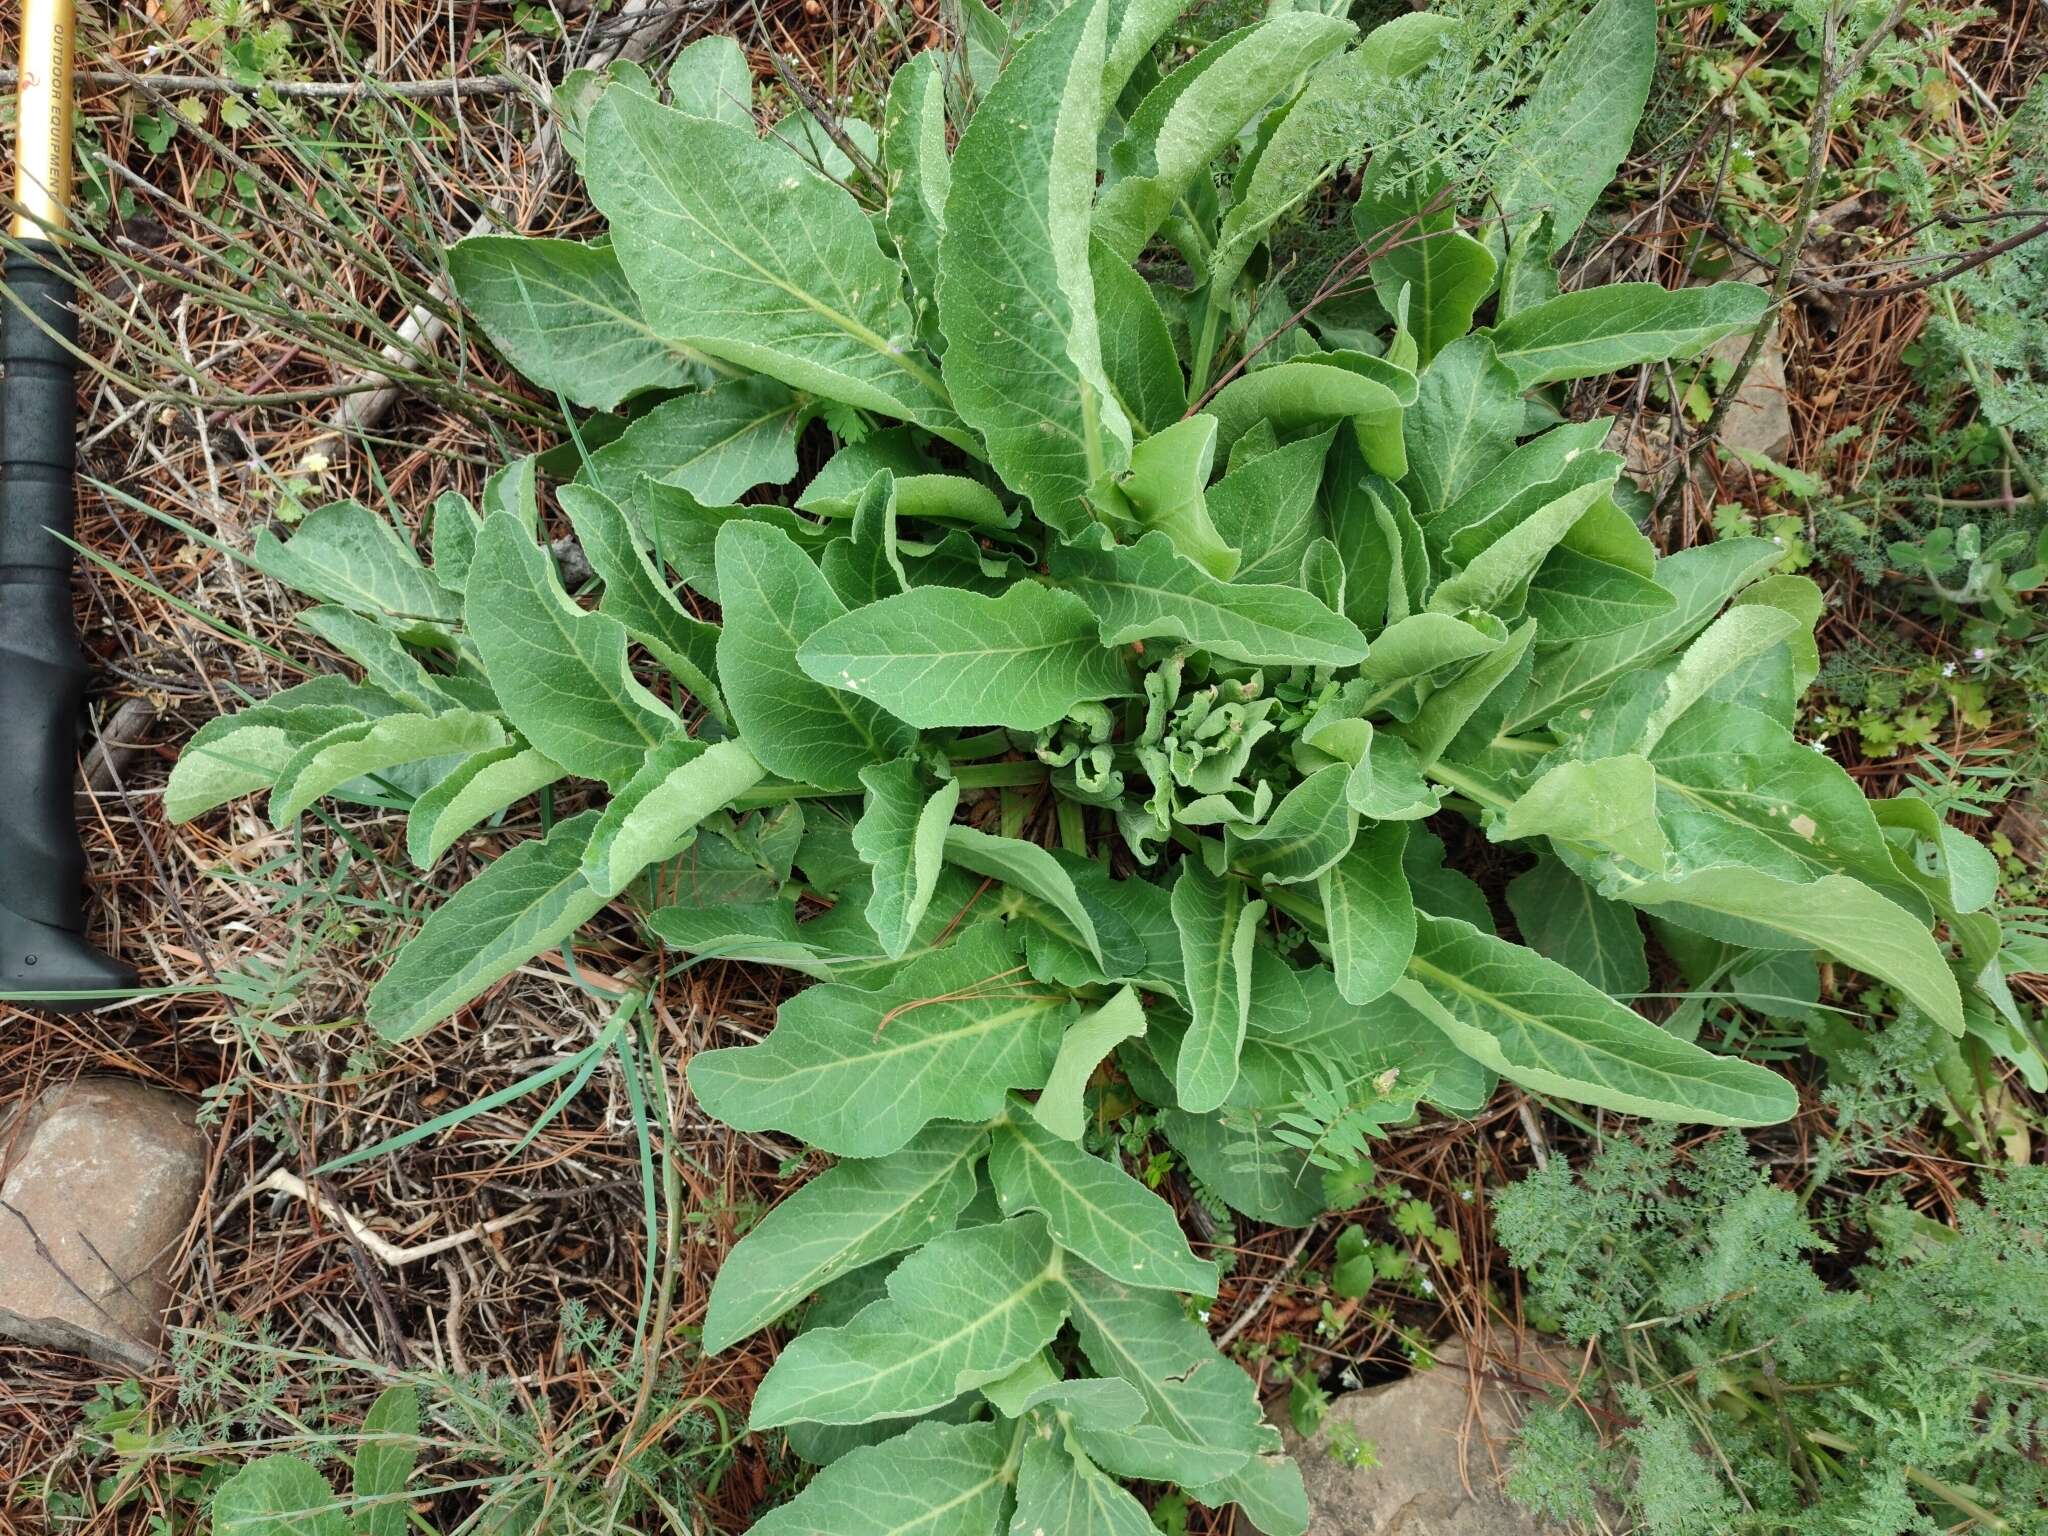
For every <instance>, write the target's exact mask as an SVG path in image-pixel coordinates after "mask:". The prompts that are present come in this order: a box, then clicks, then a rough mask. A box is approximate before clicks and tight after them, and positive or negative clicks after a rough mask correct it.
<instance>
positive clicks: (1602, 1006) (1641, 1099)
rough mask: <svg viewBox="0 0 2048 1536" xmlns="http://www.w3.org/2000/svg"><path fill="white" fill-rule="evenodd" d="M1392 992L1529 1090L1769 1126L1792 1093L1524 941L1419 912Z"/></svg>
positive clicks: (1782, 1115)
mask: <svg viewBox="0 0 2048 1536" xmlns="http://www.w3.org/2000/svg"><path fill="white" fill-rule="evenodd" d="M1394 991H1395V994H1396V995H1397V996H1399V997H1400V998H1401V999H1402V1000H1403V1001H1405V1002H1407V1003H1408V1004H1409V1005H1410V1006H1412V1007H1413V1008H1415V1009H1416V1011H1417V1012H1419V1013H1421V1014H1422V1015H1423V1016H1424V1017H1425V1018H1427V1019H1429V1020H1430V1022H1432V1023H1433V1024H1435V1025H1436V1026H1437V1027H1438V1028H1440V1029H1441V1030H1443V1032H1444V1033H1445V1034H1446V1035H1448V1036H1449V1037H1450V1038H1451V1040H1452V1041H1453V1042H1454V1043H1455V1044H1456V1045H1457V1046H1458V1048H1459V1049H1460V1050H1462V1051H1464V1052H1466V1053H1467V1054H1469V1055H1471V1056H1473V1057H1475V1058H1477V1059H1478V1060H1479V1061H1481V1062H1483V1063H1485V1064H1486V1065H1487V1066H1489V1067H1491V1068H1493V1069H1494V1070H1495V1071H1496V1072H1498V1073H1500V1074H1501V1076H1503V1077H1505V1078H1507V1079H1509V1080H1510V1081H1512V1082H1516V1083H1520V1084H1521V1085H1522V1086H1523V1087H1525V1088H1529V1089H1533V1090H1534V1091H1536V1092H1538V1093H1555V1094H1559V1095H1562V1096H1563V1097H1565V1098H1568V1099H1575V1100H1577V1101H1578V1102H1580V1103H1582V1104H1597V1105H1599V1106H1600V1107H1601V1108H1603V1109H1615V1110H1620V1111H1621V1112H1622V1113H1624V1114H1631V1115H1648V1116H1651V1117H1653V1118H1655V1119H1660V1120H1681V1121H1695V1122H1701V1123H1704V1124H1708V1125H1775V1124H1776V1123H1777V1122H1778V1121H1780V1120H1785V1119H1788V1118H1790V1116H1791V1115H1792V1114H1793V1113H1794V1112H1795V1111H1796V1110H1797V1109H1798V1108H1799V1095H1798V1094H1797V1093H1796V1092H1794V1090H1793V1088H1792V1085H1791V1084H1790V1083H1788V1082H1786V1081H1785V1080H1784V1079H1783V1078H1782V1077H1779V1076H1778V1075H1777V1074H1776V1073H1775V1072H1770V1071H1766V1070H1765V1069H1764V1068H1762V1067H1759V1066H1755V1065H1752V1064H1751V1063H1749V1062H1746V1061H1739V1060H1737V1059H1735V1058H1733V1057H1728V1056H1716V1055H1714V1054H1713V1053H1712V1052H1710V1051H1705V1050H1702V1049H1701V1048H1700V1047H1699V1046H1696V1045H1691V1044H1688V1043H1687V1042H1686V1041H1683V1040H1680V1039H1678V1038H1676V1037H1675V1036H1672V1035H1668V1034H1666V1033H1665V1032H1664V1031H1663V1030H1662V1029H1660V1028H1658V1027H1657V1026H1656V1025H1655V1024H1652V1023H1651V1022H1650V1021H1649V1020H1648V1019H1646V1018H1644V1017H1643V1016H1642V1015H1641V1014H1639V1013H1635V1012H1632V1011H1631V1010H1629V1009H1627V1008H1624V1007H1623V1006H1622V1005H1621V1004H1619V1003H1617V1002H1615V1001H1614V1000H1613V999H1612V998H1610V997H1609V996H1607V994H1606V993H1604V992H1600V991H1597V990H1595V989H1594V988H1593V987H1592V986H1590V985H1589V984H1588V983H1586V982H1585V981H1583V980H1581V979H1580V978H1579V977H1577V976H1575V975H1573V974H1572V973H1571V972H1570V971H1568V970H1566V969H1565V968H1564V967H1563V966H1561V965H1558V964H1555V963H1554V962H1552V961H1549V960H1546V959H1544V958H1543V957H1542V956H1541V955H1539V954H1537V953H1536V952H1535V951H1534V950H1530V949H1524V948H1523V947H1522V946H1521V945H1519V944H1510V943H1507V942H1506V941H1505V940H1502V939H1496V938H1494V937H1493V936H1492V935H1490V934H1484V933H1481V932H1479V931H1478V930H1477V929H1475V928H1474V927H1472V925H1471V924H1469V923H1461V922H1457V921H1455V920H1452V919H1447V918H1441V917H1429V916H1424V917H1422V918H1421V919H1420V920H1419V922H1418V924H1417V930H1416V937H1415V955H1414V957H1413V958H1412V959H1411V960H1410V961H1409V962H1408V975H1407V977H1406V978H1405V979H1403V980H1402V981H1399V982H1397V983H1395V986H1394Z"/></svg>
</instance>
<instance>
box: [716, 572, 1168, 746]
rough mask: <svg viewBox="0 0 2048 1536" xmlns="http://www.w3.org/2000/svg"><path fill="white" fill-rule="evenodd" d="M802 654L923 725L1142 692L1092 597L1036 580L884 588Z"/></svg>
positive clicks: (1043, 719) (1011, 718) (1042, 723)
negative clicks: (892, 592)
mask: <svg viewBox="0 0 2048 1536" xmlns="http://www.w3.org/2000/svg"><path fill="white" fill-rule="evenodd" d="M727 625H728V631H729V630H730V625H731V620H730V619H728V620H727ZM798 660H799V661H800V662H801V664H802V667H803V670H804V672H806V673H807V674H808V675H809V676H810V677H812V678H815V679H816V680H817V681H818V682H819V683H821V684H829V685H830V686H831V687H832V688H833V689H834V690H835V691H842V692H843V695H851V696H854V697H856V698H857V699H859V700H863V701H867V702H869V703H870V704H878V705H880V706H881V707H882V708H883V709H886V710H888V711H889V713H890V714H892V715H894V716H895V717H896V718H897V719H899V720H904V721H907V722H908V723H910V724H911V725H914V726H917V727H919V728H920V729H929V728H932V727H938V726H960V725H1003V726H1008V727H1010V728H1012V729H1013V730H1022V731H1031V730H1042V729H1044V728H1045V727H1046V726H1048V725H1051V724H1052V723H1053V722H1054V721H1056V720H1059V719H1060V718H1062V717H1063V716H1064V715H1065V714H1066V713H1067V711H1068V710H1070V709H1072V708H1073V707H1074V706H1075V705H1076V704H1080V703H1084V702H1086V701H1088V700H1091V699H1108V698H1115V697H1117V696H1119V695H1122V694H1128V693H1133V692H1135V691H1136V688H1135V685H1134V684H1133V682H1132V680H1131V674H1130V669H1129V667H1128V665H1127V664H1126V662H1125V660H1124V658H1123V657H1122V656H1119V655H1118V654H1117V653H1116V652H1114V651H1109V650H1105V649H1104V648H1103V646H1102V643H1101V641H1100V640H1098V639H1097V638H1096V625H1095V620H1094V618H1093V616H1092V615H1091V614H1090V612H1089V609H1088V605H1087V604H1086V603H1084V602H1082V601H1081V599H1080V598H1078V597H1076V596H1075V595H1074V594H1072V593H1071V592H1062V591H1060V590H1058V589H1057V588H1054V587H1046V586H1041V585H1039V584H1038V583H1037V582H1035V581H1020V582H1017V583H1016V584H1015V585H1013V586H1011V587H1010V588H1009V589H1008V590H1007V591H1006V592H1004V593H1003V594H1002V596H1000V597H983V596H981V595H979V594H978V593H973V592H963V591H960V590H959V589H958V588H954V587H919V588H917V589H915V590H913V591H910V592H904V593H900V594H898V595H897V596H895V597H889V598H884V599H883V600H882V601H881V602H879V603H872V604H870V605H868V606H867V607H865V608H859V609H856V610H855V611H854V612H852V613H850V614H847V615H846V616H845V617H844V618H841V619H839V620H837V621H836V622H834V623H831V624H828V625H825V626H824V627H823V628H821V629H819V630H818V631H817V632H816V633H815V634H813V635H812V636H811V637H810V638H809V639H808V640H807V641H806V642H805V643H804V646H803V649H802V651H801V652H800V653H799V655H798ZM722 673H723V669H722V668H721V675H722Z"/></svg>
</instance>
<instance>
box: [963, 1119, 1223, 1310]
mask: <svg viewBox="0 0 2048 1536" xmlns="http://www.w3.org/2000/svg"><path fill="white" fill-rule="evenodd" d="M988 1171H989V1178H990V1179H991V1180H992V1181H993V1182H994V1184H995V1190H996V1199H997V1200H998V1201H1000V1202H1001V1204H1002V1208H1003V1211H1004V1213H1005V1214H1006V1215H1012V1216H1014V1215H1016V1214H1017V1213H1018V1212H1019V1211H1042V1212H1043V1213H1044V1214H1045V1219H1046V1223H1047V1225H1048V1226H1049V1227H1050V1228H1051V1230H1052V1235H1053V1240H1054V1241H1055V1242H1057V1243H1058V1244H1059V1245H1060V1246H1061V1247H1062V1248H1064V1249H1066V1250H1067V1251H1068V1252H1069V1253H1071V1254H1073V1255H1075V1256H1076V1257H1077V1258H1081V1259H1084V1260H1086V1261H1087V1262H1088V1263H1089V1264H1091V1265H1093V1266H1094V1267H1095V1268H1096V1269H1099V1270H1101V1271H1102V1272H1103V1273H1104V1274H1106V1275H1109V1276H1111V1277H1112V1278H1114V1279H1117V1280H1120V1281H1122V1282H1123V1283H1124V1284H1126V1285H1138V1286H1156V1287H1159V1288H1162V1289H1165V1290H1169V1291H1193V1292H1195V1293H1197V1294H1198V1295H1202V1296H1213V1295H1215V1294H1216V1266H1215V1264H1214V1263H1205V1262H1204V1261H1202V1260H1200V1259H1198V1258H1196V1257H1195V1255H1194V1253H1193V1251H1192V1250H1191V1249H1190V1248H1189V1247H1188V1240H1187V1237H1186V1236H1185V1235H1184V1234H1183V1233H1182V1232H1181V1229H1180V1223H1179V1222H1178V1221H1177V1220H1175V1218H1174V1214H1173V1207H1172V1206H1170V1205H1168V1204H1167V1203H1166V1202H1165V1201H1164V1200H1162V1199H1160V1198H1159V1196H1157V1195H1155V1194H1153V1193H1152V1191H1151V1190H1149V1189H1147V1188H1146V1187H1145V1186H1144V1185H1142V1184H1140V1183H1139V1182H1138V1181H1137V1180H1136V1179H1134V1178H1132V1177H1131V1176H1130V1175H1129V1174H1128V1173H1126V1172H1124V1170H1123V1169H1122V1168H1120V1167H1118V1166H1117V1165H1116V1164H1115V1163H1112V1162H1108V1161H1105V1160H1104V1159H1102V1158H1099V1157H1096V1156H1095V1155H1093V1154H1092V1153H1090V1152H1088V1151H1086V1150H1084V1149H1083V1148H1082V1147H1081V1146H1080V1145H1079V1144H1078V1143H1077V1142H1072V1141H1067V1140H1065V1139H1063V1138H1061V1137H1059V1136H1055V1135H1054V1134H1053V1133H1052V1132H1050V1131H1048V1130H1046V1129H1045V1127H1043V1126H1042V1125H1040V1124H1039V1123H1038V1122H1037V1121H1036V1120H1034V1119H1032V1118H1031V1117H1030V1115H1029V1114H1027V1113H1025V1112H1024V1111H1023V1107H1022V1106H1021V1105H1019V1106H1017V1107H1016V1108H1015V1109H1013V1111H1012V1113H1011V1115H1010V1118H1009V1120H1008V1121H1007V1122H1006V1123H1005V1124H1003V1125H1001V1126H999V1127H997V1129H996V1130H995V1131H994V1132H993V1133H992V1139H991V1143H990V1151H989V1163H988Z"/></svg>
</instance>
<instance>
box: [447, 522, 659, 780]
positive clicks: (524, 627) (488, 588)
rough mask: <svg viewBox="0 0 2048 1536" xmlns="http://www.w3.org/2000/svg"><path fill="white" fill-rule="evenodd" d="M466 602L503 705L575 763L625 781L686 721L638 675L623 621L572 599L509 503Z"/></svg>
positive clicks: (481, 538) (577, 770)
mask: <svg viewBox="0 0 2048 1536" xmlns="http://www.w3.org/2000/svg"><path fill="white" fill-rule="evenodd" d="M464 612H465V614H466V615H467V622H468V627H469V633H470V637H471V638H472V639H473V640H474V641H475V642H476V648H477V653H478V655H479V656H480V657H481V658H482V659H483V664H484V669H485V671H486V672H487V673H488V674H489V676H490V678H491V681H492V684H493V686H494V687H495V688H496V689H497V691H498V696H499V698H500V699H502V700H503V701H504V710H505V713H506V715H507V716H508V717H509V718H510V719H511V721H512V723H513V724H514V725H516V726H518V727H519V730H520V734H522V735H523V736H525V737H526V739H527V740H528V741H530V742H532V743H533V744H534V745H535V746H536V747H538V748H540V749H541V751H543V752H545V753H547V755H548V756H549V757H551V758H553V759H554V760H555V761H556V762H558V763H560V764H561V765H562V766H563V767H564V768H566V769H567V770H568V771H569V772H571V773H574V774H580V775H581V776H582V777H584V778H587V779H600V780H602V781H603V782H604V783H606V784H609V785H611V786H612V787H613V788H614V789H616V788H619V787H621V786H623V785H624V784H625V783H626V781H627V780H628V779H630V778H632V777H633V775H634V774H635V773H637V772H638V771H639V768H640V763H641V760H642V759H643V758H644V757H646V755H647V750H648V748H650V747H652V746H654V745H656V744H657V743H658V742H660V741H662V740H663V739H664V738H666V737H668V736H669V735H671V734H674V733H676V732H679V731H680V730H681V729H682V722H681V721H679V720H677V719H676V717H675V714H674V712H673V711H672V710H670V709H669V707H668V706H667V705H666V704H663V703H662V702H661V700H659V699H657V698H656V697H655V696H654V695H653V694H651V693H649V692H648V691H647V690H646V689H645V688H643V687H641V686H640V684H639V683H638V682H637V681H635V680H634V677H633V674H632V672H631V670H630V669H629V668H628V667H627V665H626V631H625V627H624V626H623V625H621V624H620V623H619V621H618V620H616V619H614V618H610V617H608V616H606V615H604V614H600V613H585V612H584V611H583V610H582V609H581V608H578V607H577V606H576V605H575V604H574V603H572V602H571V601H569V596H568V594H567V593H565V592H564V591H563V590H562V583H561V580H560V578H559V577H557V576H556V574H555V567H554V562H553V561H552V560H550V559H549V558H548V556H547V554H546V553H545V552H544V551H543V550H542V549H541V548H540V546H539V545H537V544H535V543H534V539H533V535H532V534H531V533H530V532H528V531H527V530H526V528H525V527H524V526H522V525H521V524H520V522H519V520H518V519H517V518H516V517H514V516H512V515H511V514H509V513H505V512H493V513H492V514H491V515H490V516H489V517H487V518H485V519H484V526H483V531H482V532H480V533H479V534H478V535H477V543H476V559H475V562H474V563H473V564H472V565H471V567H470V572H469V586H468V594H467V597H466V598H465V601H464Z"/></svg>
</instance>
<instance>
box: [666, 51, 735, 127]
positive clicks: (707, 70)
mask: <svg viewBox="0 0 2048 1536" xmlns="http://www.w3.org/2000/svg"><path fill="white" fill-rule="evenodd" d="M668 92H669V99H670V101H671V102H672V103H673V104H674V106H675V109H676V110H677V111H678V112H687V113H689V114H690V116H692V117H708V118H713V119H715V120H717V121H718V122H721V123H732V124H735V125H736V126H738V127H741V128H752V127H753V126H754V72H753V70H752V69H750V68H749V67H748V66H747V56H746V54H745V53H744V52H743V51H742V50H741V48H740V45H739V40H738V39H737V38H732V37H700V38H698V39H697V41H695V42H694V43H692V44H690V45H689V47H687V48H685V49H684V50H683V51H682V52H681V53H679V54H677V55H676V61H675V62H674V63H673V64H671V65H669V67H668Z"/></svg>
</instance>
